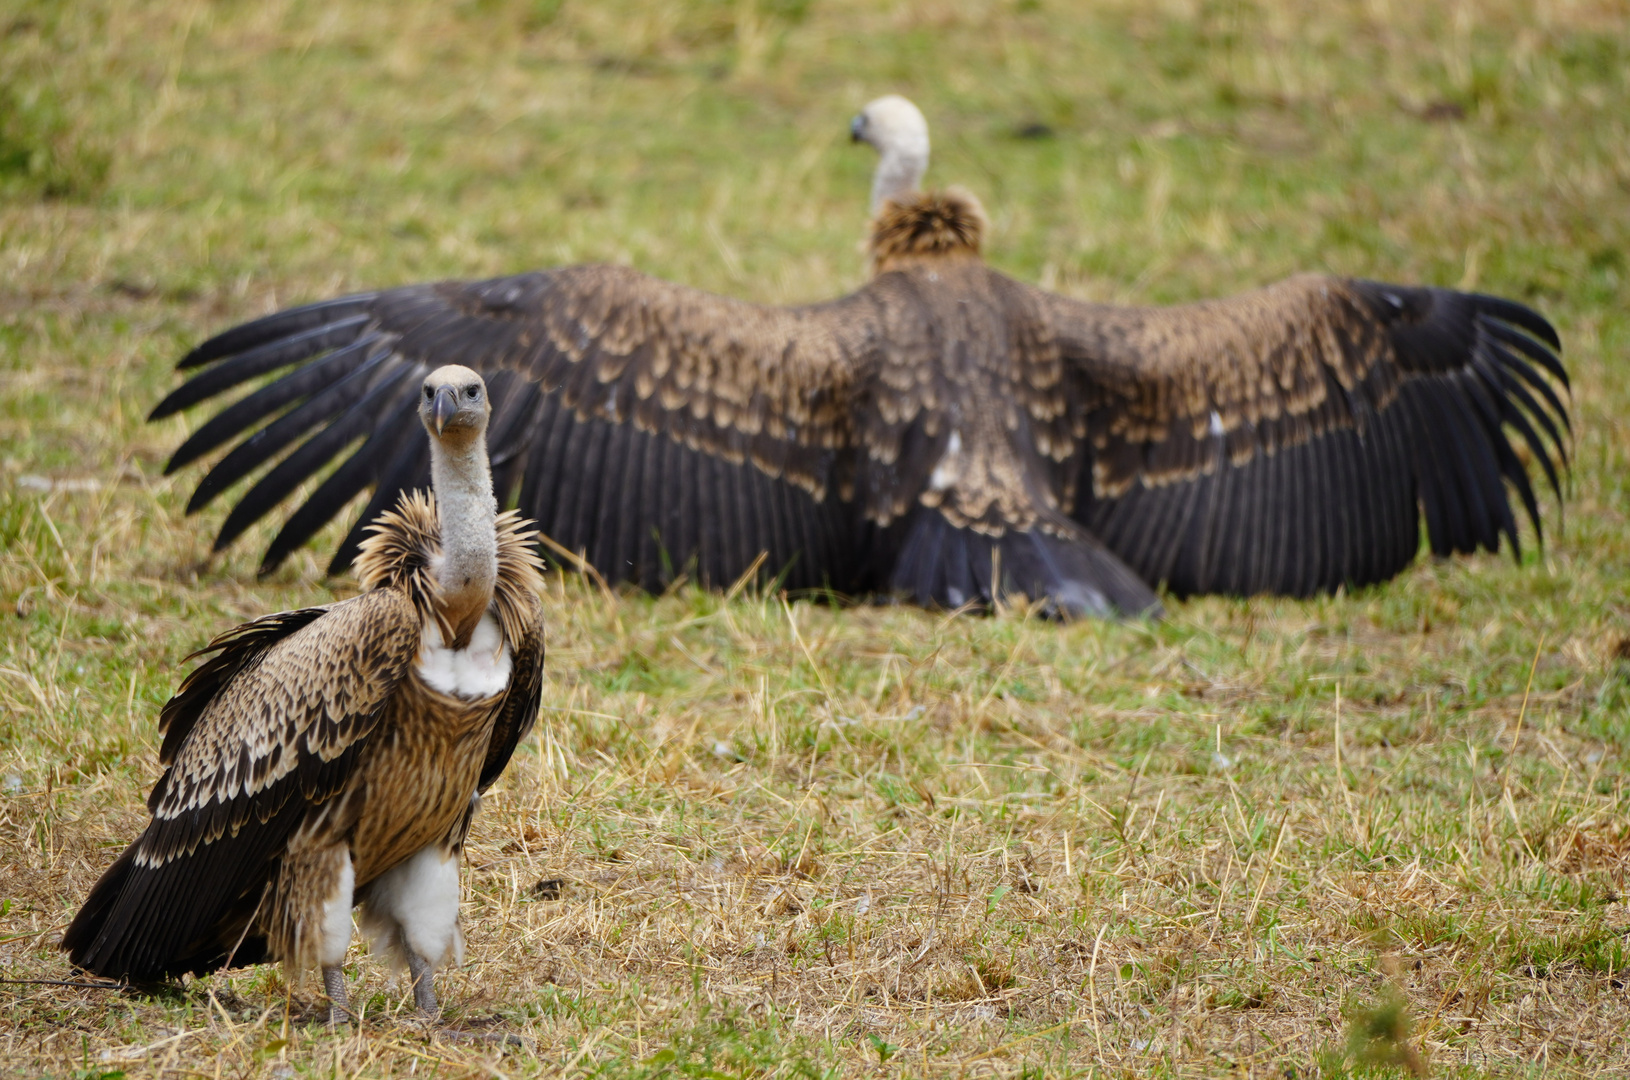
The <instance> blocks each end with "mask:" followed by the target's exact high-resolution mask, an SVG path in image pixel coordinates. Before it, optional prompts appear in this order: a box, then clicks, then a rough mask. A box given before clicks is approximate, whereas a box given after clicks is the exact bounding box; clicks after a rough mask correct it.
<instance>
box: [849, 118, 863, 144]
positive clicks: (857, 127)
mask: <svg viewBox="0 0 1630 1080" xmlns="http://www.w3.org/2000/svg"><path fill="white" fill-rule="evenodd" d="M865 130H866V114H865V113H856V114H855V118H854V119H853V120H851V121H849V141H850V142H852V143H857V142H861V141H862V140H864V139H865V138H866V136H865V135H863V134H861V132H863V131H865Z"/></svg>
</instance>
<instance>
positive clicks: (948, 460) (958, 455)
mask: <svg viewBox="0 0 1630 1080" xmlns="http://www.w3.org/2000/svg"><path fill="white" fill-rule="evenodd" d="M961 475H962V432H960V431H952V432H951V437H950V438H949V439H947V440H945V453H944V454H942V455H940V459H939V463H938V464H937V465H935V466H934V472H933V474H932V475H931V476H929V478H928V489H929V490H930V491H944V490H945V489H946V488H948V487H950V486H951V485H952V484H954V483H956V482H957V478H958V477H959V476H961Z"/></svg>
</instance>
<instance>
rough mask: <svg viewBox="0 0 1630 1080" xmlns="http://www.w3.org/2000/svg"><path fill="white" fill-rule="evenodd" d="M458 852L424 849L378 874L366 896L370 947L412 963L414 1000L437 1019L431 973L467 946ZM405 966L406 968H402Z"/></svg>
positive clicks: (396, 960) (424, 1012)
mask: <svg viewBox="0 0 1630 1080" xmlns="http://www.w3.org/2000/svg"><path fill="white" fill-rule="evenodd" d="M458 862H459V860H458V852H457V850H456V849H454V850H451V851H449V850H447V849H446V848H445V847H444V846H443V845H441V844H431V845H430V846H428V847H425V848H422V849H421V850H420V851H419V852H417V853H416V854H414V855H413V856H412V857H411V858H409V859H407V860H406V861H404V862H402V863H400V864H398V865H397V866H394V867H392V868H391V869H390V870H387V871H386V872H385V873H383V874H381V875H380V876H379V877H377V878H375V879H374V880H373V881H372V882H371V883H370V884H369V885H368V887H367V890H366V895H365V896H364V897H363V899H362V931H363V934H364V935H366V937H367V938H368V944H369V948H370V949H371V950H373V951H374V952H375V953H377V954H381V955H384V956H387V957H389V958H390V960H391V963H392V966H393V967H396V966H397V965H399V964H401V963H402V962H403V961H406V962H407V968H408V974H409V975H410V976H411V977H412V979H413V1003H414V1005H415V1006H417V1008H418V1011H419V1012H420V1013H421V1014H422V1015H423V1016H424V1017H425V1018H426V1019H432V1020H433V1019H435V1018H436V1017H437V1016H438V1015H439V1013H438V1010H437V1007H436V991H435V987H434V986H432V985H431V973H432V972H433V971H435V969H436V968H437V967H439V966H440V965H441V964H444V963H446V962H447V961H449V960H451V961H453V962H454V963H457V962H458V961H459V959H460V958H461V956H462V954H463V951H464V939H463V936H462V935H461V934H460V933H459V930H458ZM398 970H400V968H398Z"/></svg>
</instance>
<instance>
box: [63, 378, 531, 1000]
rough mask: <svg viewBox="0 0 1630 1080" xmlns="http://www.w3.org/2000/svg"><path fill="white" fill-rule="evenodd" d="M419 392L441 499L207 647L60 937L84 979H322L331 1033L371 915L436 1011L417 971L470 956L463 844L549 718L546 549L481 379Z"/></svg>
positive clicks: (440, 381) (394, 520) (378, 942)
mask: <svg viewBox="0 0 1630 1080" xmlns="http://www.w3.org/2000/svg"><path fill="white" fill-rule="evenodd" d="M419 383H420V385H419V386H416V387H414V388H413V393H412V397H413V398H414V399H415V401H416V402H417V408H418V412H419V417H420V419H421V420H422V421H423V429H424V430H425V431H426V432H427V433H428V440H427V445H428V447H429V453H430V474H431V484H432V488H433V492H434V495H433V497H428V498H427V497H426V496H425V495H424V494H422V493H421V492H418V491H415V492H412V493H411V494H406V495H404V496H402V497H401V499H400V500H399V502H398V503H397V505H396V507H395V509H393V510H391V511H389V512H387V513H384V514H382V515H380V516H379V518H378V520H377V521H375V522H374V523H373V524H372V525H371V530H372V535H370V536H368V537H367V538H366V539H364V540H363V541H362V543H361V545H360V550H359V553H358V557H357V573H358V576H359V577H360V578H361V580H362V585H363V588H364V592H363V593H362V594H361V595H360V596H356V597H353V598H352V599H349V600H342V601H340V602H339V603H336V604H329V605H326V606H324V607H315V608H305V609H302V610H300V611H285V612H281V613H279V614H277V615H269V616H266V617H265V618H262V619H257V620H255V621H254V622H251V623H246V624H244V625H243V626H240V627H238V628H237V629H236V630H232V631H229V632H227V633H225V634H222V635H221V636H220V637H218V638H216V639H215V640H214V641H212V642H210V644H209V646H208V647H207V648H205V649H204V650H203V653H204V654H213V655H212V656H210V658H209V659H208V660H206V661H205V662H204V663H203V664H201V665H199V667H198V668H197V669H195V670H194V671H193V672H192V674H191V675H189V676H188V677H187V679H186V681H185V682H183V683H182V684H181V689H180V690H179V691H178V692H177V693H176V695H175V697H173V698H171V699H170V702H169V704H167V705H166V706H165V707H164V711H163V712H162V713H161V714H160V717H159V729H160V730H161V731H162V732H163V733H164V744H163V747H162V749H160V751H159V760H160V762H161V763H162V764H163V765H164V766H165V770H164V775H163V776H162V777H160V778H159V782H158V784H157V785H156V786H155V787H154V788H153V793H152V795H151V796H150V797H149V798H148V800H147V806H148V809H150V810H151V811H152V814H153V818H152V821H151V822H150V823H149V824H148V826H147V828H146V830H144V831H143V832H142V834H141V836H140V837H139V838H138V839H137V840H136V842H135V843H133V844H131V845H130V847H128V848H127V849H125V852H124V854H123V855H121V856H119V858H118V860H117V861H116V862H115V863H114V864H113V866H112V868H111V869H109V870H108V872H107V873H105V874H103V875H102V879H101V880H100V881H98V882H97V883H96V886H95V887H94V888H93V889H92V890H91V894H90V897H89V898H88V899H87V900H86V901H85V906H84V907H83V908H81V909H80V912H79V915H78V916H77V917H76V918H75V919H74V921H73V924H72V925H71V926H69V928H68V931H67V933H66V934H65V935H64V936H63V940H62V944H63V948H64V949H66V950H67V951H68V954H69V957H70V958H71V959H72V961H73V963H74V964H76V965H78V966H79V967H81V968H84V969H85V970H87V971H92V972H95V973H97V974H99V975H105V976H108V977H111V978H120V979H129V980H132V981H148V980H153V979H159V978H163V977H166V976H174V975H179V974H183V973H186V972H193V973H199V972H205V971H211V970H214V969H217V968H221V967H227V966H232V965H236V964H252V963H260V962H263V961H270V960H277V961H281V962H282V963H283V965H284V967H285V970H287V971H289V973H290V974H291V975H293V976H298V975H300V974H301V973H303V972H306V971H308V970H310V969H311V968H313V967H320V968H321V969H322V973H323V985H324V988H325V989H326V990H327V992H328V997H329V1000H330V1002H331V1011H330V1016H331V1019H335V1020H337V1019H338V1018H339V1017H340V1016H341V1015H343V1013H344V1010H345V1008H346V994H345V981H344V979H343V977H342V975H341V972H340V964H341V962H342V960H343V958H344V956H345V950H346V947H347V945H348V944H349V943H350V940H351V908H352V906H353V904H359V903H360V904H361V905H362V912H361V915H362V927H363V932H364V933H365V934H366V936H367V937H368V938H369V940H370V942H371V944H372V946H373V948H374V950H375V951H384V952H386V953H388V954H391V955H392V957H393V959H394V960H395V961H397V962H398V963H399V962H400V961H402V960H405V961H406V963H407V967H408V969H409V971H410V972H411V974H412V979H413V992H414V1000H415V1003H416V1004H417V1005H418V1008H419V1011H420V1012H421V1013H423V1014H425V1015H426V1016H427V1017H433V1016H434V1015H435V1014H436V1011H437V1009H436V995H435V991H434V989H433V988H432V986H431V978H430V973H431V971H432V970H434V968H435V967H436V966H437V965H439V964H441V963H443V962H444V961H446V960H448V959H449V958H456V957H457V955H458V954H459V953H460V952H461V951H462V938H461V936H460V934H459V929H458V897H459V885H458V866H459V853H460V850H461V847H462V845H463V843H464V837H465V834H466V833H467V832H468V830H469V827H470V820H471V818H472V817H473V816H474V815H475V812H476V809H477V807H478V806H479V805H480V802H481V793H482V792H484V791H486V790H487V788H488V787H489V786H491V784H492V783H493V781H494V780H496V779H497V778H498V774H499V773H501V772H503V770H504V766H505V765H506V764H507V763H508V762H509V758H510V755H511V754H512V753H513V752H514V750H515V746H516V744H517V743H518V742H519V741H520V740H521V739H522V738H524V737H525V736H526V734H527V732H528V731H529V730H531V727H532V723H533V721H534V720H535V719H536V718H537V715H538V699H539V693H540V690H541V687H542V672H543V613H542V608H541V605H540V603H539V600H538V589H539V587H540V586H541V585H542V576H541V574H540V566H539V564H538V561H537V557H536V555H535V553H534V551H533V546H532V544H533V540H534V539H535V534H533V533H531V532H526V531H523V527H524V525H525V524H526V523H523V522H522V521H520V519H519V517H518V515H517V514H516V512H515V511H510V512H508V513H504V514H499V513H498V512H497V503H496V501H495V500H494V498H493V491H492V474H491V471H490V468H489V465H488V459H487V445H486V434H487V423H488V415H489V412H490V408H489V403H488V397H487V388H486V386H485V385H484V384H483V382H482V379H481V376H480V375H478V374H476V372H474V371H472V370H470V369H469V368H464V367H456V366H449V367H442V368H438V369H437V370H435V371H433V372H431V373H430V374H429V376H428V377H427V378H423V379H421V380H419ZM397 422H398V423H401V422H403V421H402V420H401V418H400V417H398V418H397ZM406 422H410V423H411V422H412V419H411V417H410V418H408V420H407V421H406ZM414 426H415V427H418V426H419V425H418V424H414Z"/></svg>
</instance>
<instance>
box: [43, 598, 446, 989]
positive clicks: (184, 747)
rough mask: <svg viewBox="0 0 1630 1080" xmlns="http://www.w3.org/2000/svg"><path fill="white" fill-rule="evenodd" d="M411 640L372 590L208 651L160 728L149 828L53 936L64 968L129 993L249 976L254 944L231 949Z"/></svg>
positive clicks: (403, 610) (250, 630)
mask: <svg viewBox="0 0 1630 1080" xmlns="http://www.w3.org/2000/svg"><path fill="white" fill-rule="evenodd" d="M419 632H420V630H419V622H418V619H417V617H416V616H415V614H414V611H413V607H412V604H411V603H410V602H409V601H408V600H407V599H406V598H405V597H404V596H403V595H402V594H400V593H398V592H397V591H395V590H391V589H379V590H375V591H373V592H369V593H364V594H363V595H361V596H358V597H355V598H353V599H351V600H347V601H343V602H341V603H338V604H335V605H333V606H331V607H327V608H308V609H305V610H302V611H296V612H287V613H284V614H280V615H272V616H269V617H267V618H265V619H260V620H257V621H255V622H252V623H249V624H247V625H245V626H243V627H240V628H238V629H237V630H234V631H232V632H230V633H228V634H225V635H222V636H221V637H219V638H217V639H216V640H215V641H213V642H211V644H210V645H209V647H208V648H206V649H205V650H204V652H205V653H211V652H213V653H214V654H215V655H214V656H212V657H211V658H210V659H209V660H207V661H206V662H205V663H204V664H202V665H200V666H199V667H198V668H197V669H196V670H195V671H194V672H193V673H192V674H191V675H190V676H188V678H187V680H186V681H185V682H183V683H182V685H181V689H180V690H179V691H177V693H176V695H175V697H173V698H171V700H170V702H169V704H167V705H166V706H165V708H164V712H163V714H162V716H161V719H160V725H161V728H162V729H163V730H164V732H165V740H164V745H163V747H162V749H161V752H160V758H161V761H162V762H163V763H164V764H166V765H167V766H168V767H167V768H166V770H165V772H164V775H163V777H162V778H160V780H159V782H158V784H157V785H156V786H155V787H154V788H153V792H152V795H151V796H150V798H149V799H148V808H149V809H150V810H151V811H152V814H153V817H152V821H151V822H150V823H149V825H148V827H147V829H146V830H145V831H144V832H143V833H142V835H141V837H140V838H139V839H137V841H136V842H135V843H134V844H132V845H131V846H130V847H129V849H127V850H126V851H125V853H124V854H123V855H122V856H121V857H120V858H119V860H118V861H117V862H116V863H114V865H113V867H112V869H110V870H109V871H108V872H107V873H106V874H104V875H103V877H102V879H101V880H100V881H98V882H97V884H96V886H95V888H93V889H92V891H91V895H90V897H89V899H87V900H86V902H85V905H84V907H83V908H82V909H81V911H80V913H79V915H78V916H77V917H76V918H75V919H74V922H73V924H72V925H71V926H70V927H69V929H68V931H67V933H66V934H65V935H64V936H63V947H64V948H65V949H67V950H68V951H69V954H70V957H71V959H72V960H73V962H74V963H75V964H77V965H79V966H80V967H83V968H85V969H87V970H90V971H95V972H97V973H99V974H103V975H108V976H112V977H124V978H131V979H138V980H139V979H151V978H157V977H160V976H164V975H173V974H179V973H182V972H186V971H202V970H209V969H211V968H214V967H218V966H220V965H221V964H222V963H223V962H225V961H226V960H227V958H228V956H229V955H233V956H235V959H236V961H237V962H240V963H243V962H253V961H255V960H257V959H258V958H259V957H260V955H261V953H262V952H263V951H264V942H262V941H259V940H258V939H256V940H242V941H241V943H240V939H243V938H244V934H245V931H246V929H247V928H248V926H249V924H250V922H251V920H252V918H253V916H254V911H255V907H256V905H257V904H258V903H259V901H260V896H261V890H262V888H263V887H264V885H265V882H266V881H267V878H268V874H269V872H270V869H271V867H272V866H273V865H274V864H275V860H276V859H277V858H278V856H279V855H280V854H281V852H282V850H283V847H284V845H285V843H286V842H287V840H288V838H289V836H290V835H291V834H292V833H293V832H294V830H295V829H297V828H298V827H299V826H300V824H301V822H302V821H304V820H305V816H306V812H307V809H308V808H309V807H311V806H313V805H315V804H318V803H321V802H323V801H325V800H327V799H329V798H331V797H333V796H334V795H335V794H336V793H338V792H339V791H340V790H341V789H342V788H343V786H344V784H345V782H346V778H347V777H348V775H349V773H350V770H351V766H352V763H353V762H354V761H355V759H356V755H357V752H358V750H359V749H360V747H361V746H362V745H363V743H364V742H365V740H366V739H367V737H368V735H369V734H370V733H371V732H372V731H373V728H374V725H375V723H376V722H377V720H378V717H379V715H380V712H381V710H382V707H383V706H384V704H385V702H386V701H387V700H389V698H390V696H391V694H392V693H393V692H394V691H395V689H396V686H397V684H398V683H399V682H400V681H401V679H402V677H403V675H404V673H405V672H406V671H407V668H408V665H409V664H411V663H412V660H413V657H414V655H415V653H416V651H417V649H418V643H419ZM235 949H236V952H235V953H234V950H235Z"/></svg>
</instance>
